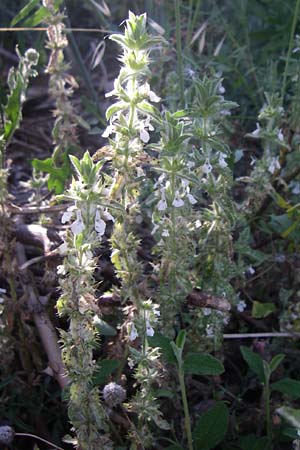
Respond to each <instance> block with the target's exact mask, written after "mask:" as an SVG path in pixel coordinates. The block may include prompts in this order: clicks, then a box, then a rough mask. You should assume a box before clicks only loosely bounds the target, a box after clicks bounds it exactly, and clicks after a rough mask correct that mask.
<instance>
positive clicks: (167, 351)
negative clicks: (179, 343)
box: [147, 333, 176, 364]
mask: <svg viewBox="0 0 300 450" xmlns="http://www.w3.org/2000/svg"><path fill="white" fill-rule="evenodd" d="M147 340H148V344H149V345H150V347H153V348H155V347H159V348H160V349H161V354H162V357H163V359H164V360H165V361H166V362H168V363H170V364H175V363H176V358H175V355H174V352H173V349H172V346H171V340H170V339H168V338H167V337H166V336H163V335H162V334H159V333H155V335H154V336H152V337H150V336H148V338H147Z"/></svg>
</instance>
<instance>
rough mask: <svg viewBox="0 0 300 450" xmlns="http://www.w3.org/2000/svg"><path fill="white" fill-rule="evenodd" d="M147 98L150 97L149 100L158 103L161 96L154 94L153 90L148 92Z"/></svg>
mask: <svg viewBox="0 0 300 450" xmlns="http://www.w3.org/2000/svg"><path fill="white" fill-rule="evenodd" d="M149 98H150V100H151V102H153V103H158V102H160V100H161V98H160V97H159V96H158V95H156V94H155V92H153V91H150V92H149Z"/></svg>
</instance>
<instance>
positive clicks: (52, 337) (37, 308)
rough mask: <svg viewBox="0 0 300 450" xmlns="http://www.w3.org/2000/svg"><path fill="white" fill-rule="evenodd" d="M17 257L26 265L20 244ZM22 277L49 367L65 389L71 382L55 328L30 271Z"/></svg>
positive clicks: (24, 272) (22, 264) (21, 270)
mask: <svg viewBox="0 0 300 450" xmlns="http://www.w3.org/2000/svg"><path fill="white" fill-rule="evenodd" d="M16 256H17V261H18V264H19V266H24V264H25V263H26V255H25V250H24V247H23V245H22V244H20V243H19V242H17V243H16ZM20 275H21V276H20V279H21V283H22V286H23V289H24V291H25V292H26V294H27V306H28V309H29V311H30V312H31V314H32V317H33V320H34V323H35V326H36V328H37V330H38V332H39V335H40V337H41V341H42V344H43V347H44V349H45V351H46V353H47V356H48V360H49V367H50V369H51V371H52V372H53V376H54V378H55V379H56V381H57V382H58V384H59V385H60V387H61V388H62V389H64V388H65V387H66V386H67V385H68V384H69V380H68V377H67V374H66V369H65V366H64V364H63V362H62V358H61V352H60V348H59V346H58V343H57V341H58V338H57V334H56V331H55V328H54V326H53V324H52V322H51V320H50V319H49V317H48V314H47V312H46V310H45V308H44V306H43V305H42V303H41V302H40V301H39V298H38V295H37V289H36V287H35V283H34V279H33V277H32V276H31V273H30V271H29V270H28V269H26V268H23V269H20Z"/></svg>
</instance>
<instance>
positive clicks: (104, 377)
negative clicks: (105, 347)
mask: <svg viewBox="0 0 300 450" xmlns="http://www.w3.org/2000/svg"><path fill="white" fill-rule="evenodd" d="M119 366H120V361H117V360H116V359H102V360H101V361H97V364H96V373H95V375H94V377H93V383H94V384H96V385H100V384H105V383H106V382H107V381H108V379H109V377H110V375H111V374H112V373H113V372H114V371H115V370H116V369H118V367H119Z"/></svg>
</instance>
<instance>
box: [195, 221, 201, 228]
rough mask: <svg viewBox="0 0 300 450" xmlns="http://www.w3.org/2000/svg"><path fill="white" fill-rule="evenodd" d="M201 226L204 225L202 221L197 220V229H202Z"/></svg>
mask: <svg viewBox="0 0 300 450" xmlns="http://www.w3.org/2000/svg"><path fill="white" fill-rule="evenodd" d="M201 225H202V223H201V220H199V219H197V220H196V222H195V227H196V228H200V227H201Z"/></svg>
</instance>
